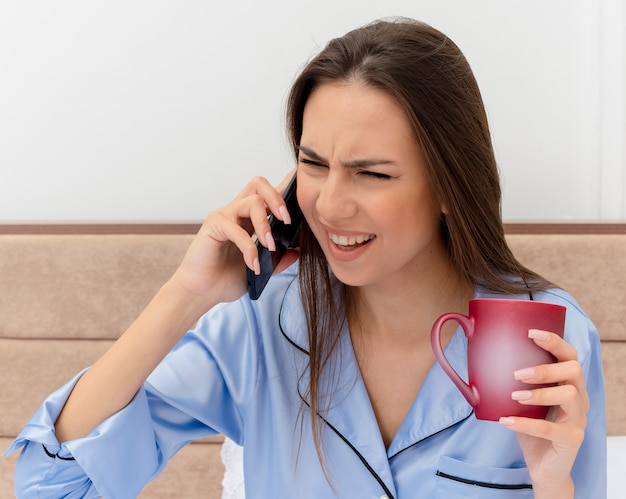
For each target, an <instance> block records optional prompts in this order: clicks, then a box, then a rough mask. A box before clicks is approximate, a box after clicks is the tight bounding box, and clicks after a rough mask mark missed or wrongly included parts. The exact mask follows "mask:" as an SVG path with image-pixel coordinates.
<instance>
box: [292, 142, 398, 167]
mask: <svg viewBox="0 0 626 499" xmlns="http://www.w3.org/2000/svg"><path fill="white" fill-rule="evenodd" d="M298 150H299V151H301V152H303V153H304V154H306V155H307V156H308V157H309V158H311V159H312V160H313V161H317V162H319V163H323V164H325V165H327V164H328V161H327V160H326V159H324V158H322V157H321V156H320V155H319V154H317V153H316V152H315V151H314V150H313V149H309V148H308V147H303V146H298ZM394 164H395V161H391V160H389V159H375V158H372V159H355V160H353V161H347V162H345V163H342V165H343V166H344V167H346V168H369V167H372V166H380V165H394Z"/></svg>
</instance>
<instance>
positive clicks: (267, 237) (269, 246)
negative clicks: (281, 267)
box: [265, 232, 276, 251]
mask: <svg viewBox="0 0 626 499" xmlns="http://www.w3.org/2000/svg"><path fill="white" fill-rule="evenodd" d="M265 245H266V246H267V249H269V250H270V251H276V243H275V242H274V238H273V237H272V233H271V232H268V233H267V234H265Z"/></svg>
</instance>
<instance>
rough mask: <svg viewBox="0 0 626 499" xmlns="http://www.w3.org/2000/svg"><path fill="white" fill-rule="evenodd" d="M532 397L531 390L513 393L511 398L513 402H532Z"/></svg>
mask: <svg viewBox="0 0 626 499" xmlns="http://www.w3.org/2000/svg"><path fill="white" fill-rule="evenodd" d="M532 396H533V394H532V392H531V391H530V390H517V391H515V392H513V393H511V398H512V399H513V400H530V398H531V397H532Z"/></svg>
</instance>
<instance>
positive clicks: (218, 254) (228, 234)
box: [171, 171, 294, 306]
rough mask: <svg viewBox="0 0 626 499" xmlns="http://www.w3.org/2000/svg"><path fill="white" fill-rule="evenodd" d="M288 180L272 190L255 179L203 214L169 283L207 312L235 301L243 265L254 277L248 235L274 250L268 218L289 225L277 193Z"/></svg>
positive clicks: (253, 251) (254, 251)
mask: <svg viewBox="0 0 626 499" xmlns="http://www.w3.org/2000/svg"><path fill="white" fill-rule="evenodd" d="M293 174H294V172H293V171H292V172H290V173H289V175H287V176H286V177H285V178H284V179H283V180H282V182H281V183H280V184H279V185H278V186H277V187H274V186H272V185H271V184H270V183H269V182H268V181H267V179H265V178H263V177H255V178H253V179H252V180H251V181H250V182H249V183H248V184H247V185H246V186H245V187H244V189H243V190H242V191H241V192H240V193H239V195H237V197H236V198H235V199H234V200H233V201H232V202H230V203H229V204H228V205H226V206H224V207H222V208H219V209H217V210H215V211H214V212H212V213H211V214H209V215H208V216H207V217H206V219H205V220H204V223H203V224H202V227H201V228H200V230H199V231H198V234H197V235H196V237H195V238H194V240H193V241H192V243H191V245H190V247H189V249H188V250H187V253H186V255H185V257H184V259H183V261H182V263H181V264H180V266H179V268H178V269H177V270H176V272H175V274H174V275H173V276H172V279H171V282H172V283H176V284H178V285H179V286H182V288H183V289H184V290H186V291H187V292H189V293H192V294H193V295H194V296H196V297H197V298H198V299H200V300H202V301H204V302H206V303H207V305H208V306H210V305H212V304H215V303H219V302H225V301H233V300H236V299H238V298H239V297H241V296H242V295H243V294H244V293H245V292H246V290H247V281H246V269H245V268H244V265H245V266H247V267H249V268H250V269H252V270H254V271H255V272H256V273H258V272H259V261H258V252H257V248H256V245H255V243H254V241H253V239H252V238H251V237H250V236H251V234H253V233H256V234H257V236H258V238H259V241H260V243H261V244H262V245H263V246H265V247H267V248H269V249H270V250H274V249H275V244H274V240H273V239H272V236H271V231H270V226H269V223H268V220H267V217H268V214H269V213H270V212H271V213H273V214H274V216H275V217H277V218H278V219H279V220H281V221H283V222H285V223H289V222H290V218H289V214H288V213H287V207H286V205H285V202H284V200H283V199H282V197H281V193H282V191H283V190H284V189H285V187H286V185H287V183H288V182H289V180H290V179H291V177H292V176H293Z"/></svg>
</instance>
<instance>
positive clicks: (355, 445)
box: [11, 19, 606, 499]
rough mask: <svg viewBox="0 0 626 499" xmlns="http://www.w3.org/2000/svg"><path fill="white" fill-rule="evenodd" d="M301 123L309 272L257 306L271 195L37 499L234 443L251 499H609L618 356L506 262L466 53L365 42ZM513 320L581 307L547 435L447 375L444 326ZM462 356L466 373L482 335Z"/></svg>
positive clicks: (545, 370)
mask: <svg viewBox="0 0 626 499" xmlns="http://www.w3.org/2000/svg"><path fill="white" fill-rule="evenodd" d="M287 121H288V127H289V132H290V137H291V141H292V145H293V149H294V153H295V155H296V158H297V179H298V190H297V197H298V202H299V205H300V208H301V210H302V213H303V215H304V222H303V225H302V227H301V238H300V251H299V254H296V253H294V252H290V253H288V254H287V255H286V257H285V258H284V260H283V267H288V268H286V269H285V270H284V271H282V272H280V273H278V274H277V275H275V276H274V277H272V279H270V281H269V284H268V286H267V288H266V290H265V291H264V292H263V294H262V296H261V297H260V298H259V299H258V300H256V301H252V300H251V299H250V298H249V297H248V295H247V294H246V276H245V274H246V271H245V266H248V267H249V268H250V269H253V270H255V271H256V272H258V271H259V261H258V253H257V249H256V246H255V244H254V242H253V240H252V238H251V237H250V234H252V233H253V232H255V233H256V234H257V235H258V238H259V240H260V242H261V244H263V245H264V246H266V247H267V248H269V249H271V250H273V249H274V247H275V243H274V241H273V239H272V235H271V232H270V227H269V224H268V221H267V214H268V212H269V213H272V214H274V216H276V217H277V218H279V219H280V220H283V221H285V222H289V220H290V214H289V213H287V210H286V208H285V204H284V202H283V200H282V198H281V195H280V192H281V190H282V189H283V188H284V185H285V184H286V182H287V180H288V179H285V181H284V182H283V183H282V184H281V186H279V188H278V189H275V188H274V187H272V186H271V185H270V184H269V183H268V182H267V181H266V180H264V179H263V178H256V179H254V180H252V181H251V182H250V183H249V184H248V185H247V186H246V187H245V188H244V189H243V191H242V192H241V193H240V194H239V196H238V197H237V198H236V199H234V200H233V201H232V203H230V204H229V205H228V206H225V207H224V208H221V209H219V210H217V211H215V212H214V213H212V214H210V215H209V216H208V217H207V218H206V220H205V221H204V224H203V226H202V228H201V229H200V231H199V233H198V235H197V237H196V238H195V239H194V241H193V243H192V244H191V246H190V248H189V250H188V252H187V254H186V256H185V258H184V260H183V262H182V263H181V265H180V267H179V268H178V270H177V271H176V273H175V274H174V275H173V276H172V278H171V279H170V280H169V281H168V282H167V283H165V284H164V285H163V287H162V288H161V290H160V291H159V292H158V293H157V295H156V296H155V297H154V299H153V301H152V302H151V303H150V304H149V305H148V307H147V308H146V310H145V311H144V312H143V313H142V314H141V315H140V316H139V318H138V319H137V320H136V322H135V323H134V324H133V325H132V326H131V327H130V328H129V330H128V331H126V333H124V334H123V335H122V336H121V337H120V339H119V340H118V341H117V342H116V343H115V344H114V346H113V347H112V348H111V349H110V350H109V351H108V352H107V353H106V354H105V355H104V356H103V357H102V358H101V359H100V360H98V362H96V364H94V366H93V367H91V368H90V369H88V370H86V371H85V372H83V373H80V374H79V375H78V376H76V378H75V379H73V380H71V381H70V382H69V383H68V384H67V385H66V386H65V387H63V388H61V389H60V390H58V391H57V392H55V393H54V394H52V395H51V396H50V397H49V398H48V399H47V400H46V401H45V402H44V404H43V405H42V407H41V409H40V410H39V412H38V413H37V414H36V415H35V416H34V418H33V419H32V421H31V422H30V423H29V424H28V425H27V426H26V427H25V428H24V430H23V432H22V433H21V434H20V436H19V437H18V438H17V440H16V442H15V443H14V444H13V446H12V448H11V450H15V449H17V448H19V447H22V446H23V447H24V449H23V451H22V455H21V457H20V459H19V462H18V468H17V474H16V488H17V491H18V496H19V497H60V496H64V497H65V496H68V497H100V496H104V497H109V498H126V497H135V496H136V495H137V494H138V493H139V491H140V490H141V488H142V487H143V485H144V484H145V483H146V482H148V481H149V480H151V479H153V478H154V477H155V476H156V475H157V474H158V473H159V472H160V471H161V470H162V469H163V468H164V467H165V465H166V464H167V461H168V459H169V458H170V456H171V455H172V454H174V453H175V452H176V451H177V450H178V449H180V448H181V447H182V446H183V445H185V444H186V443H188V442H189V441H191V440H193V439H196V438H200V437H204V436H207V435H212V434H215V433H223V434H225V435H226V436H228V437H230V438H231V439H233V440H234V441H236V442H238V443H240V444H242V445H244V449H245V458H244V466H245V480H246V490H247V496H248V497H250V498H254V497H259V498H267V497H281V498H283V497H294V498H307V497H311V498H319V497H359V498H361V497H389V498H392V497H394V498H414V497H428V498H433V497H445V498H447V499H449V498H455V497H458V498H468V497H476V498H479V497H480V498H485V497H507V498H509V497H515V498H517V497H519V498H522V497H535V498H549V499H555V498H572V497H579V498H590V497H593V498H601V497H604V496H605V494H606V492H605V479H604V476H605V457H604V455H605V441H606V436H605V422H604V391H603V380H602V371H601V360H600V353H599V352H600V350H599V340H598V335H597V332H596V331H595V329H594V327H593V325H592V324H591V322H590V321H589V319H588V318H587V317H586V316H585V314H584V313H583V312H582V311H581V309H580V308H579V306H578V305H577V304H576V302H575V301H574V299H573V298H572V297H570V296H569V295H568V294H566V293H565V292H563V291H561V290H559V289H557V288H556V287H555V286H553V285H552V284H551V283H549V282H548V281H546V280H545V279H543V278H542V277H540V276H539V275H537V274H535V273H533V272H532V271H530V270H529V269H526V268H524V267H523V266H522V265H521V264H520V263H519V262H517V261H516V259H515V258H514V256H513V255H512V253H511V251H510V250H509V248H508V246H507V244H506V241H505V238H504V233H503V228H502V221H501V215H500V186H499V178H498V171H497V167H496V164H495V159H494V154H493V150H492V145H491V140H490V133H489V128H488V125H487V119H486V116H485V111H484V109H483V104H482V100H481V96H480V93H479V90H478V87H477V84H476V82H475V80H474V77H473V75H472V72H471V69H470V67H469V65H468V63H467V61H466V60H465V58H464V57H463V55H462V54H461V52H460V51H459V49H458V48H457V47H456V45H454V43H453V42H452V41H450V39H448V38H447V37H446V36H445V35H443V34H442V33H440V32H438V31H436V30H435V29H433V28H431V27H429V26H427V25H425V24H422V23H419V22H415V21H412V20H406V19H400V20H394V21H379V22H375V23H373V24H371V25H367V26H365V27H363V28H360V29H357V30H355V31H352V32H350V33H348V34H346V35H345V36H343V37H341V38H338V39H336V40H332V41H331V42H330V43H329V44H328V45H327V46H326V47H325V48H324V49H323V50H322V52H321V53H320V54H319V55H318V56H317V57H315V58H314V59H313V60H312V61H311V62H310V63H309V64H308V65H307V66H306V67H305V68H304V70H303V71H302V73H301V74H300V76H299V77H298V78H297V80H296V81H295V83H294V85H293V88H292V91H291V94H290V97H289V101H288V114H287ZM290 176H291V174H290V175H289V177H290ZM296 258H297V262H295V260H296ZM244 263H245V265H244ZM503 296H506V297H513V298H516V299H520V300H525V299H531V298H532V299H535V300H539V301H546V302H552V303H558V304H561V305H564V306H566V307H567V323H566V333H565V340H562V339H560V338H559V337H558V336H557V335H555V334H553V333H551V332H549V331H546V332H534V333H532V337H533V339H534V341H535V342H536V343H537V344H538V345H539V346H541V347H542V348H544V349H546V350H547V351H549V352H551V353H552V354H553V355H554V356H555V357H556V359H557V361H558V362H557V363H555V364H552V365H549V366H540V367H537V368H535V369H530V370H528V369H526V370H524V372H523V373H518V374H524V379H525V381H526V382H527V383H529V384H536V383H544V382H550V383H555V384H556V386H552V387H550V388H543V389H535V390H525V391H523V392H514V393H513V394H512V395H511V396H512V397H514V398H515V399H517V400H519V403H521V404H528V403H530V404H539V405H546V406H551V409H550V412H549V415H548V417H547V418H546V419H545V420H534V419H526V418H519V417H506V418H503V419H502V420H501V421H500V423H498V422H486V421H479V420H477V419H476V418H475V417H474V416H473V413H472V409H471V407H470V406H469V405H468V404H467V403H466V402H465V400H464V399H463V398H462V396H461V395H460V393H459V392H458V391H457V390H456V388H455V387H454V386H453V385H452V383H451V382H450V381H449V379H448V378H447V376H445V374H444V373H443V371H442V370H441V369H440V367H439V365H438V364H437V363H436V362H435V359H434V356H433V353H432V350H431V347H430V336H429V334H430V329H431V326H432V324H433V322H434V321H435V319H436V318H437V317H438V316H439V315H441V314H442V313H444V312H448V311H458V312H462V313H466V312H467V306H468V301H469V300H470V299H471V298H472V297H503ZM207 311H208V312H207ZM196 323H197V324H196ZM194 324H195V329H194V330H193V331H191V332H188V333H187V334H185V332H186V331H187V329H188V328H189V327H192V325H194ZM444 336H445V343H446V348H447V350H446V354H447V357H448V358H449V359H451V360H452V362H454V363H455V365H456V366H457V367H459V368H460V367H461V366H464V365H466V349H465V348H466V343H465V339H464V335H463V333H462V332H461V331H455V330H454V329H448V330H446V331H445V335H444ZM590 399H591V401H590ZM590 402H591V403H590Z"/></svg>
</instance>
